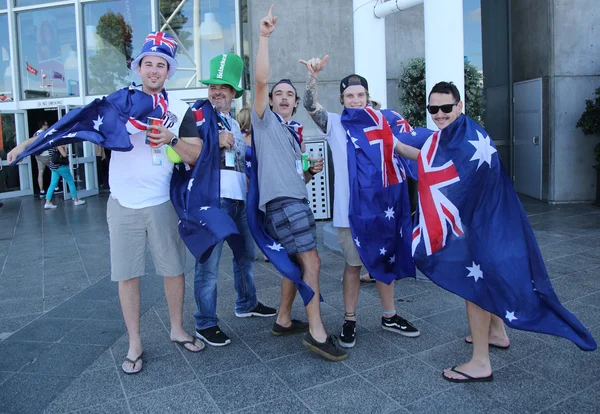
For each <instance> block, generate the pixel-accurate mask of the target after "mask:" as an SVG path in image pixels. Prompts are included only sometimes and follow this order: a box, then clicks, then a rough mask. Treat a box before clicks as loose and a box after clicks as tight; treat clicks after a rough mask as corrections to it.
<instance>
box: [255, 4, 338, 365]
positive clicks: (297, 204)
mask: <svg viewBox="0 0 600 414" xmlns="http://www.w3.org/2000/svg"><path fill="white" fill-rule="evenodd" d="M276 22H277V17H273V6H271V8H270V9H269V13H268V15H267V16H265V17H263V18H262V19H261V21H260V37H259V42H258V51H257V54H256V70H255V82H256V89H255V95H254V96H255V97H254V106H253V109H252V128H253V129H254V145H255V147H256V148H255V149H254V150H255V151H256V158H257V160H258V184H259V191H260V195H259V197H260V200H259V206H260V208H261V210H263V211H264V212H265V216H266V217H265V218H266V230H267V232H268V233H269V235H270V236H271V237H273V238H274V239H275V240H277V241H278V242H279V243H280V244H281V245H282V246H283V247H284V248H285V249H286V251H287V252H288V254H289V255H290V256H293V257H294V258H295V259H296V260H297V262H298V263H299V264H300V268H301V270H302V279H303V281H304V282H305V283H306V284H307V285H309V286H310V287H311V288H312V290H313V291H314V292H315V295H314V297H313V298H312V300H311V301H310V302H309V303H308V305H306V313H307V315H308V326H306V324H305V323H302V322H299V321H293V320H292V319H291V311H292V303H293V301H294V298H295V296H296V286H295V285H294V283H293V282H292V281H291V280H289V279H285V278H284V279H283V280H282V284H281V302H280V305H279V315H278V316H277V321H276V322H275V325H274V326H273V330H272V332H273V334H274V335H285V334H291V333H298V332H306V330H308V332H307V334H306V336H305V337H304V340H303V343H304V345H305V346H306V347H307V348H309V349H310V350H311V351H313V352H315V353H317V354H319V355H321V356H322V357H324V358H326V359H329V360H331V361H342V360H344V359H346V358H347V356H348V354H347V353H346V351H344V350H343V349H342V348H341V347H339V346H338V343H337V341H334V340H333V339H332V337H328V336H327V332H325V328H324V327H323V322H322V320H321V309H320V303H319V300H320V294H319V271H320V267H321V262H320V260H319V254H318V253H317V249H316V248H317V244H316V230H315V219H314V216H313V213H312V211H311V209H310V207H309V206H308V192H307V190H306V182H308V181H309V180H310V179H311V178H312V176H313V175H314V174H315V173H317V172H318V171H320V170H321V169H322V168H323V167H322V160H320V161H319V163H318V164H317V165H315V166H314V167H312V168H311V169H309V170H308V171H306V172H305V171H304V170H303V168H302V149H301V140H300V137H299V134H298V132H297V131H296V130H295V128H294V127H297V126H298V125H299V124H298V123H296V122H293V121H292V116H293V114H294V113H295V112H296V107H297V106H298V95H297V94H296V88H294V86H293V85H292V84H291V82H290V81H289V80H287V79H284V80H281V81H279V82H278V83H277V84H276V85H275V86H274V87H273V89H272V90H271V93H270V94H268V82H269V37H270V36H271V34H272V33H273V31H274V30H275V24H276ZM270 107H271V108H272V110H271V108H270Z"/></svg>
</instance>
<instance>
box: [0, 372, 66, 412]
mask: <svg viewBox="0 0 600 414" xmlns="http://www.w3.org/2000/svg"><path fill="white" fill-rule="evenodd" d="M72 380H73V378H69V377H56V376H46V375H43V376H42V375H31V374H22V373H19V374H15V375H13V376H12V377H10V378H9V379H8V380H7V381H6V382H4V383H3V384H2V385H0V409H1V410H2V411H3V412H7V413H39V412H42V411H43V410H44V408H46V406H47V405H48V404H49V403H50V402H51V401H52V400H53V399H54V398H55V397H56V396H57V395H58V394H60V392H61V391H62V390H63V389H65V388H66V387H67V386H68V385H69V383H70V382H71V381H72ZM32 396H34V397H33V398H32Z"/></svg>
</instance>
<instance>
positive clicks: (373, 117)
mask: <svg viewBox="0 0 600 414" xmlns="http://www.w3.org/2000/svg"><path fill="white" fill-rule="evenodd" d="M390 115H391V114H390ZM398 117H399V118H400V119H402V117H400V115H398ZM341 121H342V125H343V126H344V129H345V130H346V133H347V149H348V151H347V152H348V178H349V180H350V181H349V184H350V208H349V215H348V219H349V221H350V228H351V230H352V237H353V239H354V244H355V245H356V249H357V250H358V254H359V256H360V258H361V260H362V262H363V264H364V265H365V267H366V268H367V270H368V271H369V272H370V274H371V275H372V276H373V277H374V278H375V279H376V280H379V281H381V282H384V283H387V284H390V283H392V281H394V280H396V279H400V278H404V277H415V266H414V263H413V260H412V256H411V251H410V246H411V244H410V241H411V239H410V231H411V228H412V226H411V217H410V201H409V197H408V185H407V182H406V169H405V166H404V164H403V162H401V161H400V159H399V158H400V157H398V156H397V154H396V152H395V136H394V134H393V132H392V129H391V128H390V123H389V122H388V120H387V119H386V117H385V116H384V114H383V113H382V112H381V111H377V110H375V109H373V108H372V107H370V106H369V107H367V108H364V109H351V108H346V109H344V112H343V113H342V116H341ZM394 122H395V121H394ZM404 129H405V131H408V130H409V129H410V126H409V125H408V123H406V126H405V128H404Z"/></svg>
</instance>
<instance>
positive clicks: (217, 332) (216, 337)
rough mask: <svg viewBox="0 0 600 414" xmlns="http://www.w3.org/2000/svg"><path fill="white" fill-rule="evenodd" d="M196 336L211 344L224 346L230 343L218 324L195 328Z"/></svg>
mask: <svg viewBox="0 0 600 414" xmlns="http://www.w3.org/2000/svg"><path fill="white" fill-rule="evenodd" d="M196 337H197V338H200V339H202V340H203V341H204V342H206V343H207V344H209V345H212V346H225V345H227V344H229V343H231V339H229V337H228V336H227V335H226V334H225V332H223V331H222V330H221V328H219V325H215V326H211V327H210V328H206V329H196Z"/></svg>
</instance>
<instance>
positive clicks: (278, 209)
mask: <svg viewBox="0 0 600 414" xmlns="http://www.w3.org/2000/svg"><path fill="white" fill-rule="evenodd" d="M266 210H267V214H266V217H265V220H266V223H265V224H266V225H265V227H266V230H267V233H268V234H269V236H271V237H273V238H274V239H275V240H277V242H278V243H280V244H281V245H282V246H283V247H284V248H285V250H286V251H287V253H288V254H289V255H290V256H292V255H295V254H297V253H303V252H309V251H311V250H315V249H316V248H317V227H316V225H315V216H314V215H313V212H312V210H311V209H310V207H309V205H308V202H307V201H306V200H299V199H297V198H278V199H275V200H273V201H270V202H269V203H267V209H266Z"/></svg>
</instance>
